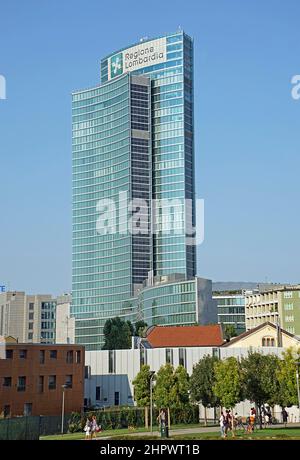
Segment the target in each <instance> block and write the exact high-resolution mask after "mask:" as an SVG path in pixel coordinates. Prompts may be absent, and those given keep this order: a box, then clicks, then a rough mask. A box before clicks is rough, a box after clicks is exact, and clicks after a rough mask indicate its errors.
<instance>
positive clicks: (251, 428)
mask: <svg viewBox="0 0 300 460" xmlns="http://www.w3.org/2000/svg"><path fill="white" fill-rule="evenodd" d="M255 419H256V410H255V409H254V407H251V411H250V419H249V431H250V432H251V433H253V431H254V425H255Z"/></svg>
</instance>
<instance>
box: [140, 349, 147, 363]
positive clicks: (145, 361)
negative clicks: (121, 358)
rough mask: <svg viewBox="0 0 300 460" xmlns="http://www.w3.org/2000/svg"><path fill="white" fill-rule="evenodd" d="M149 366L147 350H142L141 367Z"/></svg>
mask: <svg viewBox="0 0 300 460" xmlns="http://www.w3.org/2000/svg"><path fill="white" fill-rule="evenodd" d="M145 364H147V351H146V350H145V348H141V349H140V366H141V367H142V366H144V365H145Z"/></svg>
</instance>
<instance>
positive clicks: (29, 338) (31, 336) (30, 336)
mask: <svg viewBox="0 0 300 460" xmlns="http://www.w3.org/2000/svg"><path fill="white" fill-rule="evenodd" d="M32 339H33V333H32V332H28V340H32Z"/></svg>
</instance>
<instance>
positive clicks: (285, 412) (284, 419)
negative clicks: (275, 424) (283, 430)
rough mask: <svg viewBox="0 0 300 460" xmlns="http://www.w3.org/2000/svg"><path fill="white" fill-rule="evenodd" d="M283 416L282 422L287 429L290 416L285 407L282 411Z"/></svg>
mask: <svg viewBox="0 0 300 460" xmlns="http://www.w3.org/2000/svg"><path fill="white" fill-rule="evenodd" d="M281 415H282V421H283V423H284V427H286V424H287V421H288V416H289V414H288V413H287V411H286V410H285V408H284V407H283V409H282V412H281Z"/></svg>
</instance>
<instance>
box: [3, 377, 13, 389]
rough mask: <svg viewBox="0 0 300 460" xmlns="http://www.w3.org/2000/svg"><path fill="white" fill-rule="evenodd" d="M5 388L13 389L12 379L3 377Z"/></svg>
mask: <svg viewBox="0 0 300 460" xmlns="http://www.w3.org/2000/svg"><path fill="white" fill-rule="evenodd" d="M3 386H4V387H11V377H3Z"/></svg>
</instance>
